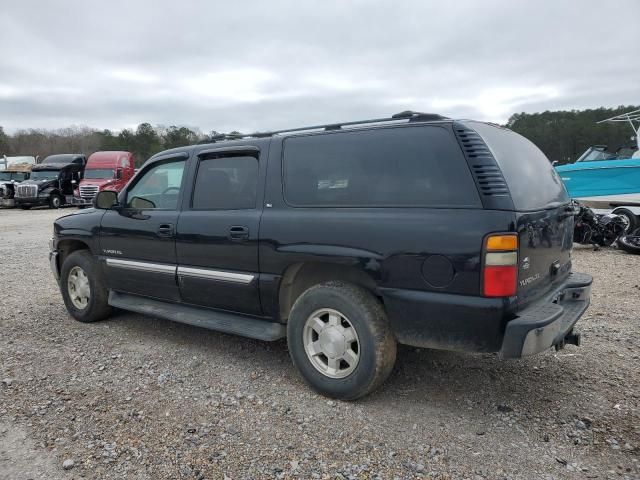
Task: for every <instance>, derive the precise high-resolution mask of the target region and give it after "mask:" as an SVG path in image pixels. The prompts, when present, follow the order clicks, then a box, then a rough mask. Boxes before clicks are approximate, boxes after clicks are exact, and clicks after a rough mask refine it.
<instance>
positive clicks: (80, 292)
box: [67, 266, 91, 310]
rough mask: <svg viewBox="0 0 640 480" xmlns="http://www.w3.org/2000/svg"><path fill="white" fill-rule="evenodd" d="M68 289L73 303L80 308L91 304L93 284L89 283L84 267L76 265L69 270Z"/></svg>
mask: <svg viewBox="0 0 640 480" xmlns="http://www.w3.org/2000/svg"><path fill="white" fill-rule="evenodd" d="M67 291H68V292H69V298H70V299H71V303H73V306H74V307H76V308H77V309H78V310H84V309H85V308H86V307H87V305H89V300H90V299H91V286H90V285H89V277H87V274H86V273H84V270H83V269H82V268H80V267H78V266H75V267H73V268H72V269H71V271H70V272H69V276H68V277H67Z"/></svg>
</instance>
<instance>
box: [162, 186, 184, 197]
mask: <svg viewBox="0 0 640 480" xmlns="http://www.w3.org/2000/svg"><path fill="white" fill-rule="evenodd" d="M169 190H177V191H178V192H179V191H180V187H169V188H166V189H165V190H164V192H162V194H161V195H166V194H167V192H168V191H169Z"/></svg>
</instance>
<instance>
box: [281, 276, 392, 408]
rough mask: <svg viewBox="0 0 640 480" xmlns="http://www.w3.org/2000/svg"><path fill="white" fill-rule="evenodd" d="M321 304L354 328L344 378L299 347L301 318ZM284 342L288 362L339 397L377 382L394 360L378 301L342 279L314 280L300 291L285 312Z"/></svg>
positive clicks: (370, 388) (356, 395) (319, 387)
mask: <svg viewBox="0 0 640 480" xmlns="http://www.w3.org/2000/svg"><path fill="white" fill-rule="evenodd" d="M321 309H332V310H336V311H338V312H340V313H341V314H342V315H344V316H345V317H346V318H347V319H348V320H349V322H350V323H351V325H352V327H353V329H354V330H355V331H356V333H357V336H358V350H359V361H358V363H357V366H356V367H355V369H354V370H353V371H352V372H351V373H350V374H349V375H348V376H346V377H344V378H331V377H329V376H326V375H325V374H323V373H322V372H320V371H319V370H318V369H317V368H316V367H315V366H314V365H313V364H312V363H311V360H310V359H309V357H308V356H307V353H306V351H305V347H304V327H305V324H306V322H307V319H309V318H310V317H311V315H312V314H313V313H314V312H317V311H318V310H321ZM287 342H288V345H289V353H290V355H291V359H292V360H293V363H294V365H295V366H296V368H297V369H298V371H299V372H300V373H301V375H302V376H303V377H304V379H305V380H306V381H307V382H308V383H309V384H310V385H311V387H312V388H313V389H314V390H316V391H317V392H319V393H321V394H322V395H326V396H328V397H333V398H338V399H341V400H355V399H357V398H360V397H363V396H365V395H367V394H368V393H370V392H372V391H373V390H375V389H376V388H378V387H379V386H380V385H381V384H382V383H383V382H384V381H385V380H386V378H387V377H388V376H389V374H390V373H391V370H392V369H393V365H394V363H395V360H396V348H397V346H396V340H395V337H394V335H393V333H392V331H391V328H390V326H389V322H388V320H387V316H386V314H385V311H384V308H383V306H382V304H381V303H380V301H379V300H378V299H377V298H375V296H373V295H372V294H371V293H369V292H368V291H367V290H365V289H364V288H361V287H358V286H356V285H352V284H349V283H344V282H337V281H335V282H328V283H324V284H320V285H316V286H314V287H311V288H309V289H308V290H307V291H305V292H304V293H303V294H302V295H300V297H299V298H298V299H297V300H296V302H295V304H294V305H293V308H292V310H291V313H290V315H289V321H288V325H287Z"/></svg>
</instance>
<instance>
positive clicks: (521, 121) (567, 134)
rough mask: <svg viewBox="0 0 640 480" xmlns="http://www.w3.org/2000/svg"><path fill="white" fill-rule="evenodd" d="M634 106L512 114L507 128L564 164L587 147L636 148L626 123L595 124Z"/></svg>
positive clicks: (576, 156)
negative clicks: (633, 146) (631, 146)
mask: <svg viewBox="0 0 640 480" xmlns="http://www.w3.org/2000/svg"><path fill="white" fill-rule="evenodd" d="M639 108H640V107H637V106H631V105H630V106H619V107H617V108H604V107H602V108H595V109H591V110H570V111H556V112H550V111H546V112H542V113H516V114H514V115H512V116H511V118H509V121H508V122H507V125H506V126H507V127H508V128H510V129H511V130H513V131H514V132H517V133H519V134H521V135H523V136H525V137H527V138H528V139H529V140H531V141H532V142H533V143H535V144H536V145H537V146H538V148H540V150H542V151H543V152H544V153H545V154H546V155H547V157H548V158H549V159H550V160H557V161H558V162H560V163H568V162H572V161H574V160H576V159H577V158H578V157H579V156H580V155H582V153H584V151H585V150H586V149H587V148H589V147H590V146H591V145H608V146H609V148H610V149H611V150H616V149H617V148H619V147H623V146H630V145H636V141H635V139H634V138H632V137H633V131H632V130H631V127H630V126H629V124H628V123H626V122H625V123H597V122H598V121H600V120H604V119H605V118H609V117H613V116H615V115H620V114H622V113H626V112H630V111H632V110H637V109H639Z"/></svg>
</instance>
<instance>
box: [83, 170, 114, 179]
mask: <svg viewBox="0 0 640 480" xmlns="http://www.w3.org/2000/svg"><path fill="white" fill-rule="evenodd" d="M115 173H116V172H115V170H113V169H112V168H92V169H91V170H85V171H84V178H114V177H115Z"/></svg>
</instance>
